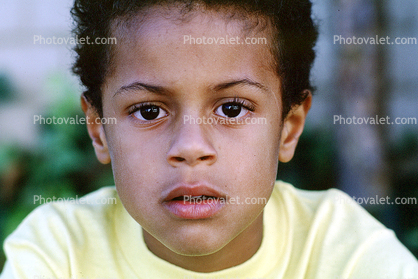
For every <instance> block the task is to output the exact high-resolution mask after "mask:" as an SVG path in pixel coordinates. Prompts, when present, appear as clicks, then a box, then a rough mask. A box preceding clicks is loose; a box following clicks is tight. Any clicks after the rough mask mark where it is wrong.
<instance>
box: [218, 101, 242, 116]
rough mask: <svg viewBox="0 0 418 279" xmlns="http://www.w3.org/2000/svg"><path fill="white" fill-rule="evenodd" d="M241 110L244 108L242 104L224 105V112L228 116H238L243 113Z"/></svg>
mask: <svg viewBox="0 0 418 279" xmlns="http://www.w3.org/2000/svg"><path fill="white" fill-rule="evenodd" d="M241 110H242V106H241V105H237V104H233V103H228V104H224V105H222V112H223V113H224V114H225V115H226V116H228V117H237V116H238V115H239V114H240V113H241Z"/></svg>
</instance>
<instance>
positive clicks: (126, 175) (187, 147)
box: [84, 8, 309, 256]
mask: <svg viewBox="0 0 418 279" xmlns="http://www.w3.org/2000/svg"><path fill="white" fill-rule="evenodd" d="M162 10H163V9H162V8H154V9H152V10H150V12H149V14H148V15H147V16H146V18H145V20H144V21H142V22H141V21H137V22H135V23H133V24H132V25H131V26H130V27H129V28H125V29H123V30H119V31H116V32H115V33H116V35H117V36H118V45H117V46H116V48H115V51H114V56H113V58H112V59H113V62H114V65H113V66H114V67H113V70H112V72H111V74H110V75H109V76H108V77H107V78H106V81H105V84H104V86H103V115H104V118H116V119H117V124H115V125H106V127H105V128H104V129H103V126H97V125H96V126H91V127H89V132H90V135H91V136H92V138H93V142H94V146H95V149H96V153H97V155H98V157H99V160H101V161H102V162H104V163H106V162H108V161H110V160H111V162H112V167H113V172H114V177H115V183H116V187H117V191H118V194H119V196H120V199H121V201H122V202H123V204H124V206H125V208H126V209H127V211H128V212H129V213H130V215H131V216H132V217H133V218H134V219H135V220H136V221H137V222H138V223H139V224H141V226H142V227H143V228H144V230H145V231H146V233H145V239H146V242H147V245H148V246H149V248H150V250H151V251H153V247H158V245H160V244H161V243H162V244H164V245H165V247H168V248H169V249H170V250H171V251H170V253H172V252H175V253H177V254H182V255H199V256H200V255H208V254H213V253H215V252H218V251H222V250H223V249H227V247H229V246H231V245H232V246H233V243H234V241H237V240H236V239H239V241H240V242H242V243H250V244H249V245H251V243H253V244H254V245H255V246H257V245H259V243H260V241H261V237H262V214H261V213H262V211H263V208H264V206H265V202H266V201H267V200H268V199H269V197H270V194H271V192H272V189H273V185H274V181H275V178H276V172H277V167H278V160H279V156H282V157H283V158H282V160H284V161H286V160H288V159H289V158H288V157H289V156H290V155H288V154H290V153H291V154H293V151H292V150H291V151H290V153H289V152H288V151H286V148H288V149H289V145H292V144H293V141H294V140H293V141H292V139H290V140H286V139H283V137H282V139H281V138H280V135H281V132H282V126H281V119H280V116H281V101H280V100H281V96H280V91H281V88H280V86H281V83H280V79H279V78H278V77H277V75H276V73H275V72H274V70H273V68H272V67H271V61H272V57H271V54H270V52H269V47H268V45H263V44H258V45H244V44H240V45H238V44H200V45H197V44H189V43H188V42H186V43H184V36H189V35H190V36H191V37H192V38H196V39H197V38H203V36H205V37H206V38H209V37H212V38H226V37H227V36H228V37H229V38H231V37H239V38H241V41H242V40H243V38H244V37H245V36H254V37H265V38H267V39H268V40H269V35H268V34H267V32H264V31H263V32H253V33H254V34H244V33H243V31H242V30H243V26H244V25H243V22H241V21H238V20H228V19H227V20H225V19H224V15H223V14H215V13H208V12H207V13H201V12H195V14H194V16H193V17H191V18H190V19H189V20H187V21H178V20H177V21H176V16H172V18H168V17H167V16H166V15H163V14H162V13H160V11H162ZM171 14H172V15H173V11H171ZM84 106H85V108H86V104H84ZM141 106H142V107H141ZM308 109H309V106H307V108H305V109H304V113H305V115H306V112H307V110H308ZM86 111H87V110H86ZM305 115H302V117H301V118H298V120H295V121H294V123H293V124H292V123H290V124H289V127H288V129H285V130H286V131H285V137H286V138H288V137H292V138H295V139H296V142H297V137H299V135H300V133H299V130H300V132H301V129H302V127H303V121H304V116H305ZM229 118H235V120H234V121H235V123H234V122H230V123H228V121H227V120H228V119H229ZM205 119H206V121H205V122H204V120H205ZM208 119H211V120H208ZM193 120H195V121H196V122H197V123H200V124H196V123H194V122H193ZM251 120H252V121H251ZM200 121H202V122H203V123H201V122H200ZM216 121H218V123H217V124H216ZM236 122H240V124H237V123H236ZM286 123H287V122H286V121H285V124H284V125H286ZM295 123H296V124H297V125H296V124H295ZM292 125H293V126H292ZM294 126H296V127H299V128H298V129H296V130H297V131H296V130H295V128H294ZM300 126H301V127H300ZM292 133H293V135H292ZM289 134H290V135H289ZM286 144H288V146H287V147H286ZM294 146H296V143H294ZM280 147H283V148H284V150H285V151H286V152H288V153H286V154H280V153H279V148H280ZM292 148H293V147H290V149H292ZM293 149H294V148H293ZM285 151H283V152H285ZM286 156H287V157H286ZM108 157H109V158H108ZM290 157H291V156H290ZM182 195H185V196H186V197H182ZM190 195H191V196H202V195H204V196H205V197H204V198H207V199H209V196H211V197H213V199H212V198H210V199H209V200H208V202H206V203H204V202H198V201H196V202H195V203H190V202H185V201H183V200H182V199H186V200H187V199H188V198H189V197H187V196H190ZM204 198H202V199H204ZM224 201H225V202H224ZM238 203H239V204H238ZM238 235H239V236H240V237H239V238H237V236H238ZM160 246H161V245H160ZM243 246H245V245H243ZM257 248H258V246H257V247H255V249H257ZM155 249H156V250H157V249H159V248H155ZM153 252H155V251H153ZM253 252H254V251H253ZM253 252H252V253H253Z"/></svg>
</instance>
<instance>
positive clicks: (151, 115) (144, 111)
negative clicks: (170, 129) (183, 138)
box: [130, 104, 167, 121]
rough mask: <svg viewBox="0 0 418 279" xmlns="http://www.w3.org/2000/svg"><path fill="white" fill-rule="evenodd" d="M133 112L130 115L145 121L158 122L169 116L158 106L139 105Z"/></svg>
mask: <svg viewBox="0 0 418 279" xmlns="http://www.w3.org/2000/svg"><path fill="white" fill-rule="evenodd" d="M132 110H133V111H131V112H130V114H132V115H133V116H135V117H136V118H138V119H139V120H143V121H151V120H156V119H159V118H162V117H164V116H166V115H167V112H166V111H165V110H163V109H162V108H160V107H159V106H156V105H149V104H145V105H139V106H136V107H134V108H133V109H132Z"/></svg>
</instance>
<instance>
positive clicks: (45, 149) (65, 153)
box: [0, 75, 114, 269]
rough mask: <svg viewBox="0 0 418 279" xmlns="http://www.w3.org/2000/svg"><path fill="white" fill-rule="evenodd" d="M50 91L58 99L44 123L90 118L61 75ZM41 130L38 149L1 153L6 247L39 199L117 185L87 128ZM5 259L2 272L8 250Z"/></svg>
mask: <svg viewBox="0 0 418 279" xmlns="http://www.w3.org/2000/svg"><path fill="white" fill-rule="evenodd" d="M47 87H48V89H49V90H50V91H51V92H56V94H55V95H53V96H52V97H51V100H53V101H52V103H51V105H50V106H49V107H48V108H47V109H46V110H45V112H44V113H41V114H40V115H41V116H42V117H43V118H45V119H47V118H48V117H53V116H55V117H64V118H69V117H74V118H75V117H79V118H81V117H84V114H83V112H82V111H81V109H80V104H79V97H78V96H77V95H76V94H75V93H74V90H73V89H72V88H71V87H70V86H66V83H65V82H64V81H63V80H62V78H61V77H60V76H59V75H56V76H52V77H51V79H50V80H49V81H48V86H47ZM35 125H37V126H38V128H39V140H38V143H37V144H36V148H34V149H22V147H21V146H17V145H13V144H9V145H8V146H3V147H1V148H0V185H1V189H0V191H1V195H0V228H1V229H0V241H1V243H3V241H4V239H5V237H6V236H7V235H9V234H10V233H11V232H12V231H13V230H15V229H16V227H17V226H18V225H19V224H20V223H21V221H22V220H23V218H24V217H25V216H27V215H28V214H29V213H30V212H31V211H32V210H33V209H34V208H35V207H37V206H39V203H35V202H34V196H38V195H39V196H42V197H45V198H47V197H50V198H52V197H54V196H55V197H57V198H58V197H74V196H76V195H79V196H81V195H85V194H87V193H89V192H91V191H94V190H96V189H98V188H100V187H102V186H107V185H113V184H114V182H113V175H112V172H111V168H110V166H109V165H106V166H105V165H101V164H100V163H99V162H98V161H97V159H96V157H95V154H94V151H93V148H92V145H91V140H90V138H89V136H88V133H87V129H86V127H85V125H65V124H63V125H54V124H51V125H48V124H40V123H37V124H35ZM0 255H1V256H0V267H2V266H3V262H4V254H3V251H1V253H0ZM0 269H1V268H0Z"/></svg>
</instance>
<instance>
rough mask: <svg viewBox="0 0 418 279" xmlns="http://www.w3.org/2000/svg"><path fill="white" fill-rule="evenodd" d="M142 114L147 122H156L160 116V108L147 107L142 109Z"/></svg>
mask: <svg viewBox="0 0 418 279" xmlns="http://www.w3.org/2000/svg"><path fill="white" fill-rule="evenodd" d="M140 112H141V116H142V117H143V118H144V119H145V120H154V119H156V118H157V117H158V115H159V114H160V108H159V107H157V106H145V107H143V108H141V109H140Z"/></svg>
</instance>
